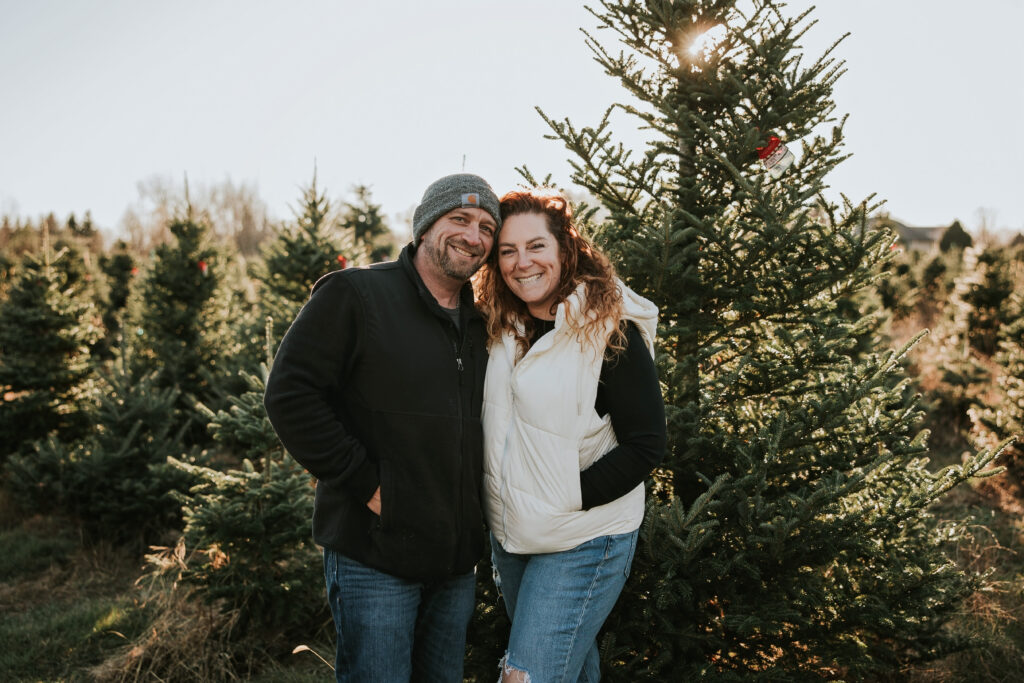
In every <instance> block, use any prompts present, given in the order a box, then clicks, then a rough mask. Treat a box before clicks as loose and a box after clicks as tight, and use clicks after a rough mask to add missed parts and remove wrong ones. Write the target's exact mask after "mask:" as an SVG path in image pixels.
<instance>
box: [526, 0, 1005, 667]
mask: <svg viewBox="0 0 1024 683" xmlns="http://www.w3.org/2000/svg"><path fill="white" fill-rule="evenodd" d="M739 4H740V3H737V2H734V1H732V0H688V1H686V0H684V1H675V2H670V1H668V0H665V1H648V2H640V1H638V0H625V1H623V2H611V1H610V0H608V1H604V2H602V3H601V6H602V9H601V10H600V11H599V12H597V13H595V14H596V16H598V18H599V20H600V22H601V24H602V27H603V28H605V29H608V30H609V31H610V32H613V33H615V34H617V36H618V37H619V39H620V40H621V42H622V43H623V44H624V45H625V48H626V49H625V50H624V51H622V52H613V51H610V50H608V49H607V48H606V47H605V46H603V45H602V44H601V43H599V42H598V41H597V40H596V39H594V38H592V37H590V38H589V40H588V44H589V46H590V47H591V49H592V50H593V52H594V54H595V56H596V59H597V61H598V62H599V63H600V64H601V65H602V66H603V67H604V69H605V70H606V72H607V73H608V74H609V75H611V76H612V77H614V78H616V79H618V80H619V81H620V82H621V83H622V84H623V86H624V87H625V88H626V89H627V90H628V91H629V92H630V93H631V95H632V96H634V97H635V98H636V100H638V102H636V103H633V104H624V105H616V107H613V108H612V109H610V110H609V111H608V112H607V113H606V114H605V116H604V118H602V119H601V120H600V122H599V123H598V124H597V125H596V126H594V127H584V128H578V127H576V126H574V125H573V124H572V123H571V122H570V121H567V120H565V121H557V120H553V119H550V118H548V117H546V116H545V119H546V120H547V121H548V123H549V124H550V125H551V127H552V129H553V130H554V132H555V134H556V136H557V137H558V138H560V139H561V140H562V141H563V142H564V143H565V145H566V146H567V148H568V149H569V150H570V151H571V152H572V154H573V155H574V159H573V162H572V163H573V166H574V169H575V172H574V174H573V180H574V181H575V182H576V183H577V184H578V185H581V186H582V187H584V188H585V189H586V190H588V191H589V192H590V193H591V194H593V195H594V196H595V197H597V198H599V199H600V201H601V202H602V203H603V204H604V206H605V207H606V208H607V209H608V211H609V214H610V217H609V220H608V221H607V222H606V223H605V224H603V225H602V226H601V228H600V230H599V231H598V233H597V234H596V235H595V237H596V238H597V239H598V241H599V242H600V243H601V244H602V245H603V247H604V248H605V249H606V250H607V251H608V252H609V253H610V254H611V255H612V256H613V258H614V260H615V261H616V263H617V264H618V268H619V271H620V274H621V275H622V276H623V278H624V279H625V280H626V281H627V282H628V284H630V286H631V287H633V288H634V289H635V290H637V291H638V292H639V293H641V294H643V295H644V296H646V297H648V298H650V299H651V300H652V301H654V302H655V303H656V304H657V305H658V306H659V309H660V311H661V318H660V320H661V327H660V331H659V332H660V334H659V343H658V348H659V351H658V357H657V360H658V363H659V366H660V371H661V377H662V380H663V383H664V392H665V399H666V414H667V418H668V427H669V441H670V443H669V452H668V454H667V456H666V462H665V468H664V472H662V473H661V474H660V475H659V476H658V477H657V478H656V482H655V490H654V493H655V495H654V496H652V498H651V505H650V507H649V509H648V514H647V517H646V520H645V523H644V526H643V528H642V534H641V538H642V542H641V544H640V546H639V547H638V550H637V554H636V561H635V563H634V568H633V573H632V575H631V579H630V582H629V583H628V584H627V588H626V592H625V593H624V594H623V596H622V598H621V599H620V601H619V605H618V608H617V610H616V612H615V613H614V614H613V616H612V618H611V619H610V620H609V623H608V625H607V628H606V632H605V636H604V639H603V656H604V658H605V661H606V663H607V664H608V665H609V668H608V669H607V671H608V677H609V680H639V679H641V678H645V679H654V680H670V679H671V680H691V679H697V678H698V677H710V676H715V677H717V678H720V679H722V680H739V679H741V678H742V679H744V680H747V679H762V680H807V679H809V678H812V677H826V678H844V679H846V680H860V679H864V678H866V677H869V676H872V675H878V674H881V673H886V672H891V671H894V670H896V669H897V668H898V667H901V666H904V665H906V664H908V663H911V662H914V661H917V660H922V659H931V658H936V657H940V656H942V655H943V654H945V653H947V652H949V651H951V650H953V649H956V648H958V647H963V646H964V642H963V639H962V637H961V636H960V634H958V633H957V632H956V631H955V630H950V629H948V628H947V625H948V623H949V621H950V618H951V616H952V615H953V613H954V612H955V610H956V609H957V606H958V605H959V603H960V601H962V599H963V598H964V597H965V596H966V595H968V594H969V593H970V592H971V591H972V590H974V588H975V587H976V586H977V585H978V581H979V579H978V578H977V577H975V576H972V575H968V574H965V573H963V572H962V571H960V570H959V569H957V568H956V566H955V565H954V564H953V563H952V562H951V560H950V559H949V557H948V556H947V554H946V553H945V552H944V550H945V546H944V544H945V543H946V542H950V541H955V540H956V539H960V538H963V537H964V535H965V534H966V533H967V531H966V529H965V528H964V526H963V525H962V524H957V523H954V522H948V523H947V522H942V521H940V520H938V519H936V518H934V517H933V516H932V515H931V514H930V513H929V511H928V510H929V508H928V506H929V504H930V503H931V502H933V501H935V500H936V499H937V498H939V497H940V496H941V495H942V494H943V493H945V492H946V491H948V490H949V489H950V488H951V487H953V486H955V485H957V484H959V483H960V482H962V481H964V480H965V479H966V478H968V477H969V476H971V475H974V474H975V473H977V472H978V471H979V470H981V469H982V468H983V467H985V465H986V464H988V463H989V462H990V461H991V459H992V458H993V457H994V455H993V452H992V451H984V452H982V453H980V454H978V455H977V456H974V457H971V458H968V459H967V460H966V461H965V462H964V463H963V464H958V465H955V466H950V467H947V468H944V469H942V470H941V471H938V472H932V471H930V470H929V469H928V467H927V462H928V461H927V457H926V453H927V447H926V436H927V434H926V433H923V432H919V431H918V429H917V426H916V425H917V424H918V422H919V420H920V417H921V409H920V407H919V406H918V404H917V401H916V399H915V397H914V396H913V395H912V393H911V392H910V391H909V388H908V380H907V379H906V378H905V377H903V376H902V371H901V368H900V365H899V359H900V357H901V356H902V355H903V354H904V353H905V352H906V351H907V349H908V348H909V346H910V344H908V345H907V346H906V347H904V348H902V349H899V350H898V351H896V352H893V351H882V350H875V352H873V353H868V354H866V355H863V356H856V355H851V353H850V351H851V349H853V348H854V346H855V345H856V343H857V339H858V338H859V337H860V336H861V335H862V334H863V333H864V332H865V331H866V330H868V329H870V328H871V326H873V325H874V324H875V322H876V321H874V320H871V319H867V320H858V321H850V320H849V319H846V318H844V317H843V315H842V314H841V311H839V310H837V302H838V301H841V300H842V299H843V298H844V297H848V296H851V295H853V294H855V293H856V292H858V291H859V290H861V289H862V288H865V287H868V286H870V284H871V281H872V279H873V278H874V277H875V275H876V273H877V272H878V268H879V267H880V266H881V265H883V264H884V262H885V260H886V259H887V258H888V256H889V253H890V245H891V244H893V243H894V241H895V238H894V236H893V235H892V234H891V233H890V232H889V231H887V230H869V229H867V228H866V222H867V221H866V216H867V214H868V213H870V212H871V211H872V210H873V209H874V208H875V207H874V206H873V205H871V204H870V203H869V202H863V203H860V204H856V205H854V204H851V203H849V202H845V201H844V204H843V205H842V206H841V207H840V206H836V205H834V204H832V203H830V202H828V201H826V200H825V199H824V198H823V197H822V194H821V193H822V191H823V189H824V187H825V180H824V179H825V177H826V175H827V174H828V173H829V172H830V171H831V170H832V169H833V168H834V167H835V166H836V165H837V164H838V163H839V162H841V161H842V159H843V158H844V152H843V151H842V139H843V136H842V132H843V120H839V121H838V122H837V121H836V120H835V118H834V114H833V112H834V104H833V103H832V101H831V98H830V94H831V88H832V85H833V84H834V82H835V80H836V79H837V78H838V77H839V76H840V75H841V73H842V68H843V67H842V64H841V63H839V62H837V61H836V60H835V59H834V58H833V57H831V56H830V55H831V50H830V51H829V52H828V53H826V54H825V55H824V56H823V57H821V58H819V59H817V60H816V61H813V62H811V63H809V64H806V65H804V63H803V62H802V61H801V60H800V55H799V54H798V53H797V45H798V42H799V40H800V38H801V36H802V35H803V32H804V31H805V30H806V16H807V14H803V15H801V16H798V17H788V16H786V15H785V14H784V11H783V6H782V5H781V3H776V2H772V1H770V0H755V1H754V2H753V3H743V7H748V9H749V11H746V10H745V11H741V10H740V9H739V7H737V5H739ZM713 28H714V29H716V31H717V32H719V33H718V35H717V37H716V38H715V41H714V42H712V41H708V42H705V43H703V47H702V48H701V49H697V50H691V46H692V45H695V44H700V43H696V42H695V41H698V40H699V39H702V38H706V37H709V36H715V35H716V34H715V33H711V32H710V30H711V29H713ZM616 109H617V110H619V111H621V112H625V113H626V114H627V115H631V116H633V117H635V118H637V119H639V120H640V121H641V122H642V123H643V124H644V125H645V126H646V127H647V128H648V129H649V130H650V134H651V137H652V140H651V142H650V143H649V144H648V146H647V148H646V150H644V151H643V153H641V154H638V155H635V154H633V153H631V152H630V151H629V150H627V149H626V148H625V147H623V146H622V145H618V144H616V143H615V142H614V140H613V136H612V132H611V131H612V114H613V113H614V111H615V110H616ZM776 137H777V138H779V140H774V139H773V138H776ZM780 142H781V143H782V144H787V145H789V146H793V147H796V146H797V145H799V161H797V162H796V163H794V164H793V165H792V167H790V168H789V169H788V170H786V171H784V172H783V173H782V174H781V177H776V176H777V175H779V174H778V173H777V170H778V169H776V172H775V173H774V174H773V173H769V172H766V170H767V169H766V168H764V167H762V166H761V165H759V163H758V159H759V156H767V155H769V154H770V153H771V152H772V151H777V152H780V153H781V150H778V149H777V146H778V144H779V143H780ZM759 150H762V153H761V154H759ZM769 161H770V159H769Z"/></svg>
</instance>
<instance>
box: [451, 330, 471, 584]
mask: <svg viewBox="0 0 1024 683" xmlns="http://www.w3.org/2000/svg"><path fill="white" fill-rule="evenodd" d="M465 323H466V324H465V326H464V327H463V329H459V328H458V327H456V325H455V324H454V323H452V322H450V321H449V324H450V325H451V326H452V328H453V329H454V330H455V334H456V335H457V336H456V338H460V337H461V344H462V346H463V347H465V345H466V337H467V336H468V333H467V331H466V329H465V327H468V326H469V320H468V319H467V320H466V321H465ZM452 351H454V352H455V364H456V365H457V366H458V368H459V375H458V382H457V386H458V396H457V398H456V403H457V404H458V414H459V454H458V455H459V497H458V501H459V503H458V507H457V508H456V510H455V538H456V541H455V556H454V557H452V567H454V566H455V565H456V564H457V562H458V559H459V551H460V550H461V549H462V515H463V512H464V509H465V507H466V500H465V498H466V495H465V488H466V462H465V461H466V454H465V450H466V443H465V441H466V434H465V430H464V429H463V421H464V420H463V415H462V392H463V386H462V384H463V377H464V375H463V370H464V367H463V364H462V349H461V348H460V347H459V344H458V343H457V342H456V341H455V339H453V340H452Z"/></svg>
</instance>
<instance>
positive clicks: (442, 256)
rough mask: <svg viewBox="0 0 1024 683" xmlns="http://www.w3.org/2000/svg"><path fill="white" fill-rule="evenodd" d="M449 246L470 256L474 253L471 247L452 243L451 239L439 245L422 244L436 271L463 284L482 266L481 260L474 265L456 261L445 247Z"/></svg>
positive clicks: (432, 243)
mask: <svg viewBox="0 0 1024 683" xmlns="http://www.w3.org/2000/svg"><path fill="white" fill-rule="evenodd" d="M449 245H451V246H455V247H458V248H459V249H462V250H464V251H467V252H469V253H470V254H473V253H474V251H475V250H474V249H472V248H471V247H469V246H466V245H465V244H460V243H458V242H454V241H452V240H451V239H449V240H447V241H446V242H445V243H444V244H440V245H439V244H437V243H435V242H424V243H423V246H424V248H426V251H427V256H428V257H430V260H431V262H433V264H434V265H435V266H437V269H438V270H440V271H441V272H442V273H444V274H445V275H447V276H448V277H450V278H453V279H455V280H459V281H461V282H465V281H466V280H468V279H469V278H470V277H472V275H473V273H475V272H476V271H478V270H480V266H482V265H483V260H482V259H481V260H480V261H478V262H476V263H465V262H463V261H461V260H458V261H456V260H455V259H453V258H452V256H451V254H450V253H449V251H448V248H447V247H448V246H449Z"/></svg>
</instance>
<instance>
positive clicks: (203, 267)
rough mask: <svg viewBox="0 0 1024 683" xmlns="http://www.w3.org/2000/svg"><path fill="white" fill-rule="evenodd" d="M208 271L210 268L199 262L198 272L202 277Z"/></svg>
mask: <svg viewBox="0 0 1024 683" xmlns="http://www.w3.org/2000/svg"><path fill="white" fill-rule="evenodd" d="M209 269H210V267H209V266H208V265H206V261H200V262H199V270H200V272H202V274H203V275H208V274H209V273H208V272H207V271H209Z"/></svg>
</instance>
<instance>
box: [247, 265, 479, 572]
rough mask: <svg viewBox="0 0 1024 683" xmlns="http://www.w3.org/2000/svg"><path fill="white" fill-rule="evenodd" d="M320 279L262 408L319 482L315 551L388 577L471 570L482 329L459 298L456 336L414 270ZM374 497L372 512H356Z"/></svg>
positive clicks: (468, 301) (360, 271)
mask: <svg viewBox="0 0 1024 683" xmlns="http://www.w3.org/2000/svg"><path fill="white" fill-rule="evenodd" d="M414 253H415V251H414V247H413V246H412V245H409V246H407V247H406V248H405V249H404V250H403V251H402V253H401V255H400V256H399V258H398V260H397V261H392V262H389V263H382V264H376V265H373V266H369V267H367V268H353V269H349V270H342V271H337V272H334V273H331V274H329V275H325V276H324V277H323V278H321V279H320V280H319V281H318V282H317V283H316V285H314V287H313V293H312V295H311V297H310V299H309V301H308V302H307V303H306V305H305V306H304V307H303V308H302V310H301V311H300V312H299V315H298V316H297V317H296V319H295V322H294V323H292V326H291V328H290V329H289V330H288V333H287V334H286V335H285V337H284V339H283V340H282V342H281V346H280V348H279V349H278V351H277V355H276V357H275V358H274V365H273V368H272V370H271V373H270V377H269V379H268V381H267V389H266V394H265V396H264V405H265V406H266V409H267V415H268V416H269V417H270V421H271V423H272V424H273V426H274V429H275V431H276V432H277V434H278V436H279V437H280V438H281V441H282V443H283V444H284V446H285V448H286V449H287V450H288V452H289V453H290V454H291V455H292V456H293V457H294V458H295V459H296V460H297V461H298V462H299V463H300V464H302V466H303V467H305V468H306V469H307V470H309V472H310V473H311V474H313V475H314V476H315V477H316V478H317V480H318V481H317V487H316V504H315V508H314V512H313V537H314V539H315V540H316V542H317V543H319V544H321V545H323V546H326V547H330V548H332V549H334V550H337V551H338V552H340V553H342V554H344V555H347V556H348V557H350V558H352V559H354V560H356V561H358V562H362V563H363V564H366V565H368V566H370V567H374V568H375V569H379V570H381V571H384V572H387V573H389V574H392V575H395V576H400V577H404V578H409V579H415V580H423V581H432V580H438V579H443V578H445V577H448V576H452V575H454V574H461V573H465V572H468V571H470V570H471V569H472V568H473V566H474V564H475V563H476V561H477V559H478V558H479V557H480V554H481V551H482V547H483V515H482V512H481V509H480V486H481V476H482V474H481V472H482V458H483V437H482V433H481V426H480V409H481V403H482V397H483V381H484V371H485V368H486V364H487V349H486V332H485V329H484V324H483V320H482V319H481V318H480V315H479V313H478V312H477V311H476V309H475V307H474V305H473V294H472V289H471V287H470V286H469V285H466V286H465V287H464V288H463V291H462V293H461V300H460V324H459V326H458V327H456V325H455V324H454V322H453V321H452V319H451V318H450V317H449V316H448V315H446V314H445V312H444V310H443V309H442V308H441V307H440V306H439V305H438V304H437V301H436V300H435V299H434V297H433V296H432V295H431V294H430V292H429V291H428V290H427V288H426V286H425V285H424V284H423V281H422V279H421V278H420V276H419V273H417V272H416V269H415V267H414V266H413V262H412V258H413V255H414ZM378 485H379V486H380V489H381V515H380V516H379V517H378V516H377V515H375V514H374V513H373V512H372V511H370V509H369V508H367V507H366V502H367V501H368V500H369V499H370V497H371V496H372V495H373V493H374V491H375V490H376V489H377V486H378Z"/></svg>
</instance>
